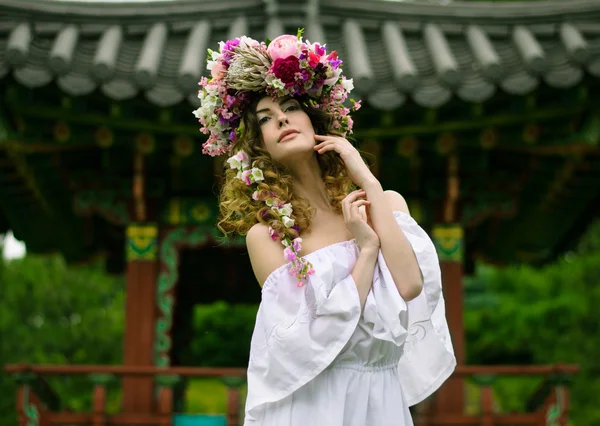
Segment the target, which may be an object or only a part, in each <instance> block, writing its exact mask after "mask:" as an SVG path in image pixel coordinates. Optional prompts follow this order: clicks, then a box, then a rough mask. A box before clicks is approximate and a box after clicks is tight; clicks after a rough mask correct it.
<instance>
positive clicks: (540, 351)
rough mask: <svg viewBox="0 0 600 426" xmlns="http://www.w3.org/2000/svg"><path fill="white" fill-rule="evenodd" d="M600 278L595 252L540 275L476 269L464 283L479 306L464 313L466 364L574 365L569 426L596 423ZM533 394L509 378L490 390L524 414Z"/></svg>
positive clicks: (528, 385) (530, 385) (599, 419)
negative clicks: (578, 367)
mask: <svg viewBox="0 0 600 426" xmlns="http://www.w3.org/2000/svg"><path fill="white" fill-rule="evenodd" d="M599 276H600V253H598V252H592V253H588V254H584V255H579V256H576V255H573V254H569V255H568V256H565V258H564V259H562V260H561V261H559V262H557V263H555V264H553V265H550V266H547V267H545V268H543V269H534V268H531V267H527V266H520V267H511V268H505V269H495V268H492V267H489V266H481V267H480V268H479V269H478V271H477V274H476V276H475V277H474V278H472V279H470V280H469V281H467V283H466V285H467V293H469V290H475V291H476V300H477V301H478V302H477V303H470V306H469V309H467V311H466V312H465V328H466V334H467V346H468V347H467V353H468V354H469V359H468V362H469V363H470V364H552V363H574V364H579V365H580V366H581V373H580V374H578V375H577V376H576V377H575V378H574V381H573V383H572V386H571V391H572V395H571V396H572V419H573V424H574V425H576V426H587V425H590V426H592V425H597V424H600V409H599V408H598V406H597V395H598V394H599V393H600V376H599V374H598V373H599V372H600V370H599V368H598V363H597V360H598V359H599V358H600V345H598V343H597V339H596V338H595V336H597V333H598V325H599V324H600V315H599V314H598V306H599V304H600V286H598V277H599ZM482 300H483V301H484V303H481V301H482ZM534 388H535V382H534V381H532V380H531V379H520V380H515V379H506V380H502V381H499V383H498V384H497V386H496V387H495V391H496V394H497V395H498V397H499V399H500V402H501V406H502V407H503V409H504V410H521V409H523V406H524V403H525V402H526V400H527V398H528V397H529V396H530V395H531V393H532V390H533V389H534Z"/></svg>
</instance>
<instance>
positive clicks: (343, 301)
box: [246, 242, 361, 420]
mask: <svg viewBox="0 0 600 426" xmlns="http://www.w3.org/2000/svg"><path fill="white" fill-rule="evenodd" d="M340 245H341V246H342V247H341V249H338V250H321V251H318V252H315V253H311V254H310V255H308V256H307V258H308V259H309V260H310V261H311V263H312V264H313V266H314V269H315V271H316V273H315V274H314V275H312V276H310V277H309V279H308V281H307V283H306V285H304V286H303V287H298V286H297V279H295V277H293V276H291V275H290V274H289V271H288V267H287V265H286V266H282V267H281V268H279V269H278V270H276V271H275V272H273V273H272V274H271V275H270V276H269V277H268V278H267V280H266V282H265V284H264V285H263V290H262V301H261V304H260V307H259V309H258V314H257V318H256V325H255V328H254V332H253V335H252V342H251V348H250V362H249V365H248V397H247V400H246V418H247V419H248V420H251V419H253V418H255V415H256V414H257V413H256V410H258V409H260V407H261V406H263V405H264V404H266V403H268V402H275V401H278V400H280V399H282V398H285V397H286V396H288V395H290V394H291V393H292V392H294V391H295V390H297V389H298V388H300V387H301V386H303V385H304V384H306V383H307V382H309V381H310V380H311V379H313V378H314V377H316V376H317V375H318V374H319V373H321V372H322V371H323V370H324V369H325V368H326V367H327V366H328V365H329V364H331V362H332V361H333V360H334V359H335V357H336V356H337V355H338V354H339V353H340V352H341V350H342V349H343V347H344V346H345V345H346V343H347V342H348V341H349V340H350V337H351V336H352V334H353V333H354V331H355V329H356V326H357V324H358V321H359V319H360V315H361V307H360V299H359V296H358V291H357V289H356V285H355V283H354V280H353V279H352V275H351V272H352V267H353V266H354V261H355V259H356V257H355V254H353V253H352V251H353V250H356V249H355V248H353V245H352V244H350V242H347V243H341V244H340ZM344 248H345V249H346V250H344Z"/></svg>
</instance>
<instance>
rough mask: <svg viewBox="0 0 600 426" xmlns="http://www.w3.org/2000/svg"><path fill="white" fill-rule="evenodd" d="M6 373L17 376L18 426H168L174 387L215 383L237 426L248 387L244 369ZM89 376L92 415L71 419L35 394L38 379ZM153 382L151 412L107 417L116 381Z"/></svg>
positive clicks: (66, 368)
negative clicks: (242, 392) (222, 388)
mask: <svg viewBox="0 0 600 426" xmlns="http://www.w3.org/2000/svg"><path fill="white" fill-rule="evenodd" d="M5 371H6V372H7V373H10V374H14V375H15V376H16V379H17V381H18V382H19V387H18V390H17V401H16V406H17V415H18V422H19V423H18V424H19V426H54V425H56V426H58V425H89V426H107V425H146V426H171V425H172V421H173V386H174V385H175V384H176V383H177V382H178V381H179V380H180V379H181V378H182V377H189V378H193V377H196V378H199V377H219V378H221V379H222V380H223V383H224V384H225V385H226V386H227V413H226V418H227V426H239V425H240V424H241V419H240V407H241V401H240V397H239V386H240V385H242V384H243V383H245V381H246V369H244V368H192V367H171V368H160V367H129V366H100V365H36V366H32V365H26V364H13V365H8V366H6V367H5ZM50 376H87V377H88V378H89V379H90V381H91V382H92V383H93V399H92V411H91V412H89V413H73V412H69V410H65V409H63V410H62V411H60V412H56V411H51V410H50V409H49V407H50V404H49V401H47V400H44V399H42V398H41V394H38V393H37V392H36V389H37V388H38V386H39V384H40V383H45V381H43V380H40V378H41V377H50ZM125 377H144V378H154V381H155V384H156V395H157V397H156V401H155V404H154V410H153V412H149V413H139V412H136V413H118V414H110V415H109V414H108V413H107V411H106V394H107V393H106V388H107V385H108V384H109V383H110V382H111V381H112V380H114V379H115V378H120V379H123V378H125Z"/></svg>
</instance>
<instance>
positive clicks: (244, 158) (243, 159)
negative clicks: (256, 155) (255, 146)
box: [235, 151, 250, 169]
mask: <svg viewBox="0 0 600 426" xmlns="http://www.w3.org/2000/svg"><path fill="white" fill-rule="evenodd" d="M235 158H237V160H238V161H239V162H240V163H241V164H242V167H243V168H244V169H247V168H248V167H250V158H248V154H246V152H245V151H239V152H238V153H237V154H236V155H235Z"/></svg>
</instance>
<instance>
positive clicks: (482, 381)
mask: <svg viewBox="0 0 600 426" xmlns="http://www.w3.org/2000/svg"><path fill="white" fill-rule="evenodd" d="M5 370H6V371H7V372H8V373H11V374H13V375H15V376H16V378H17V380H18V381H19V388H18V391H17V412H18V416H19V426H54V425H55V426H58V425H89V426H107V425H152V426H171V425H172V418H173V386H174V385H175V384H176V383H177V381H178V380H179V379H180V378H182V377H220V378H222V379H223V381H224V383H225V385H226V386H227V389H228V390H227V401H228V403H227V414H226V415H227V425H228V426H239V425H240V424H241V420H242V419H241V418H240V407H241V401H240V397H239V386H240V385H241V384H243V383H244V382H245V379H246V370H245V369H242V368H192V367H172V368H158V367H125V366H92V365H68V366H67V365H65V366H43V365H41V366H31V365H25V364H18V365H9V366H6V367H5ZM578 371H579V369H578V367H577V366H573V365H552V366H459V367H457V369H456V371H455V373H454V375H455V376H459V377H462V378H465V379H466V378H470V379H471V380H472V381H473V382H474V383H476V384H477V385H478V386H479V387H480V391H481V393H480V394H481V399H480V410H479V413H478V414H472V415H466V414H455V415H451V414H445V413H433V414H432V413H431V412H430V411H429V410H428V409H427V407H426V406H425V407H424V408H425V409H421V410H419V411H420V412H419V413H418V414H417V416H416V419H415V420H416V421H415V424H416V425H417V426H450V425H456V426H458V425H479V426H499V425H510V426H567V421H568V413H569V392H568V389H567V386H566V384H567V382H568V378H569V377H570V376H571V375H573V374H576V373H577V372H578ZM49 376H87V377H89V378H90V380H91V381H92V383H93V384H94V388H93V402H92V411H91V412H90V413H72V412H69V410H68V408H66V407H62V410H61V411H60V412H57V411H55V410H56V408H54V410H53V409H52V408H53V407H57V406H58V405H57V404H56V398H57V397H56V396H55V395H54V396H51V395H52V392H51V391H50V390H49V388H48V386H47V385H42V388H40V383H41V384H44V383H45V382H44V381H43V380H42V379H43V377H49ZM506 376H539V377H540V378H543V379H544V380H542V382H541V385H540V387H539V388H538V390H537V391H536V392H535V393H534V395H533V396H532V398H531V400H530V401H529V402H528V404H527V407H528V410H527V411H528V412H525V413H497V412H494V408H493V394H492V385H493V383H494V381H495V379H496V378H499V377H506ZM116 377H119V378H121V379H122V378H124V377H145V378H154V380H155V384H156V390H157V393H156V395H157V397H156V401H155V409H154V412H150V413H118V414H110V415H109V414H107V411H106V386H107V384H108V383H109V382H110V381H111V380H112V379H113V378H116ZM43 388H45V389H46V390H45V391H42V390H41V389H43ZM38 389H39V390H38ZM36 391H37V392H36ZM49 395H50V396H49ZM421 408H423V407H421Z"/></svg>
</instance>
